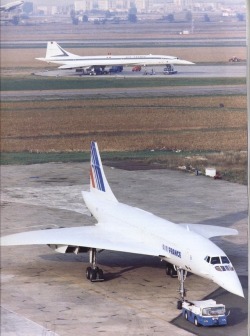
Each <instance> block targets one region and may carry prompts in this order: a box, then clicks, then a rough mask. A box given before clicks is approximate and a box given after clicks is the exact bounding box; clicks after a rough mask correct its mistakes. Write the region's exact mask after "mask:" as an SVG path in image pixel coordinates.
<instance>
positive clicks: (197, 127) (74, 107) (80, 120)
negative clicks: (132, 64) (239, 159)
mask: <svg viewBox="0 0 250 336" xmlns="http://www.w3.org/2000/svg"><path fill="white" fill-rule="evenodd" d="M221 104H223V106H224V107H221V106H220V105H221ZM1 122H2V132H1V133H2V143H1V146H2V151H5V152H19V151H37V152H53V151H83V150H88V149H89V143H90V141H91V140H96V141H98V142H99V143H100V148H101V149H102V150H107V151H124V150H142V149H153V148H154V149H157V148H166V149H181V150H234V151H238V150H246V149H247V113H246V97H242V96H240V97H239V96H235V97H233V96H232V97H230V96H225V97H221V96H220V97H196V98H194V97H192V98H191V97H186V98H174V97H173V98H158V97H157V98H150V99H146V98H144V99H142V98H140V99H130V98H127V99H98V100H91V99H82V100H67V101H57V100H54V101H48V102H40V101H36V102H34V103H32V102H3V103H2V118H1Z"/></svg>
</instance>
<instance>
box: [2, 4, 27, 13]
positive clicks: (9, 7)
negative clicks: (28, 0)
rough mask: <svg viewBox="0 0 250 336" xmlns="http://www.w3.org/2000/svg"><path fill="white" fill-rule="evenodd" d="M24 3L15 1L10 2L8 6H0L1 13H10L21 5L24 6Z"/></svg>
mask: <svg viewBox="0 0 250 336" xmlns="http://www.w3.org/2000/svg"><path fill="white" fill-rule="evenodd" d="M23 3H24V1H14V2H9V3H7V4H6V5H1V6H0V11H1V12H10V11H12V10H14V9H16V8H18V7H20V6H21V5H23Z"/></svg>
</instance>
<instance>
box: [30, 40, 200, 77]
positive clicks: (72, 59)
mask: <svg viewBox="0 0 250 336" xmlns="http://www.w3.org/2000/svg"><path fill="white" fill-rule="evenodd" d="M36 59H37V60H40V61H45V62H47V63H56V64H61V65H60V66H59V69H80V68H82V69H86V70H93V71H95V70H96V69H98V68H99V69H102V71H103V70H104V69H105V67H106V66H123V65H125V66H134V65H141V66H146V65H150V66H152V65H167V64H184V65H185V64H194V63H192V62H189V61H185V60H182V59H179V58H178V57H174V56H163V55H151V54H150V55H124V56H120V55H119V56H113V55H106V56H78V55H75V54H72V53H70V52H68V51H66V50H64V49H63V48H62V47H61V46H60V45H59V44H58V43H56V42H55V41H54V42H48V43H47V51H46V56H45V57H43V58H36Z"/></svg>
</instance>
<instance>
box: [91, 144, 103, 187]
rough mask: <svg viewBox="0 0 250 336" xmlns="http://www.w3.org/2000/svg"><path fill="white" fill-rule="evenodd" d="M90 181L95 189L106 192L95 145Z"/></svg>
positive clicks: (92, 148)
mask: <svg viewBox="0 0 250 336" xmlns="http://www.w3.org/2000/svg"><path fill="white" fill-rule="evenodd" d="M90 180H91V184H92V187H93V188H96V189H98V190H101V191H104V192H105V186H104V181H103V176H102V171H101V165H100V162H99V157H98V153H97V150H96V147H95V143H94V142H92V143H91V167H90Z"/></svg>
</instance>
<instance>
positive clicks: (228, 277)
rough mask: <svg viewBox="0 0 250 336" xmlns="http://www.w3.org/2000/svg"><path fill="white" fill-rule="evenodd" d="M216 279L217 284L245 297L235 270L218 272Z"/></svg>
mask: <svg viewBox="0 0 250 336" xmlns="http://www.w3.org/2000/svg"><path fill="white" fill-rule="evenodd" d="M219 273H220V274H219V275H218V278H217V279H214V282H216V283H217V284H218V285H220V286H221V287H222V288H224V289H226V290H227V291H228V292H231V293H233V294H235V295H238V296H241V297H243V298H244V297H245V296H244V293H243V289H242V286H241V283H240V280H239V278H238V276H237V274H236V272H235V271H227V272H219Z"/></svg>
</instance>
